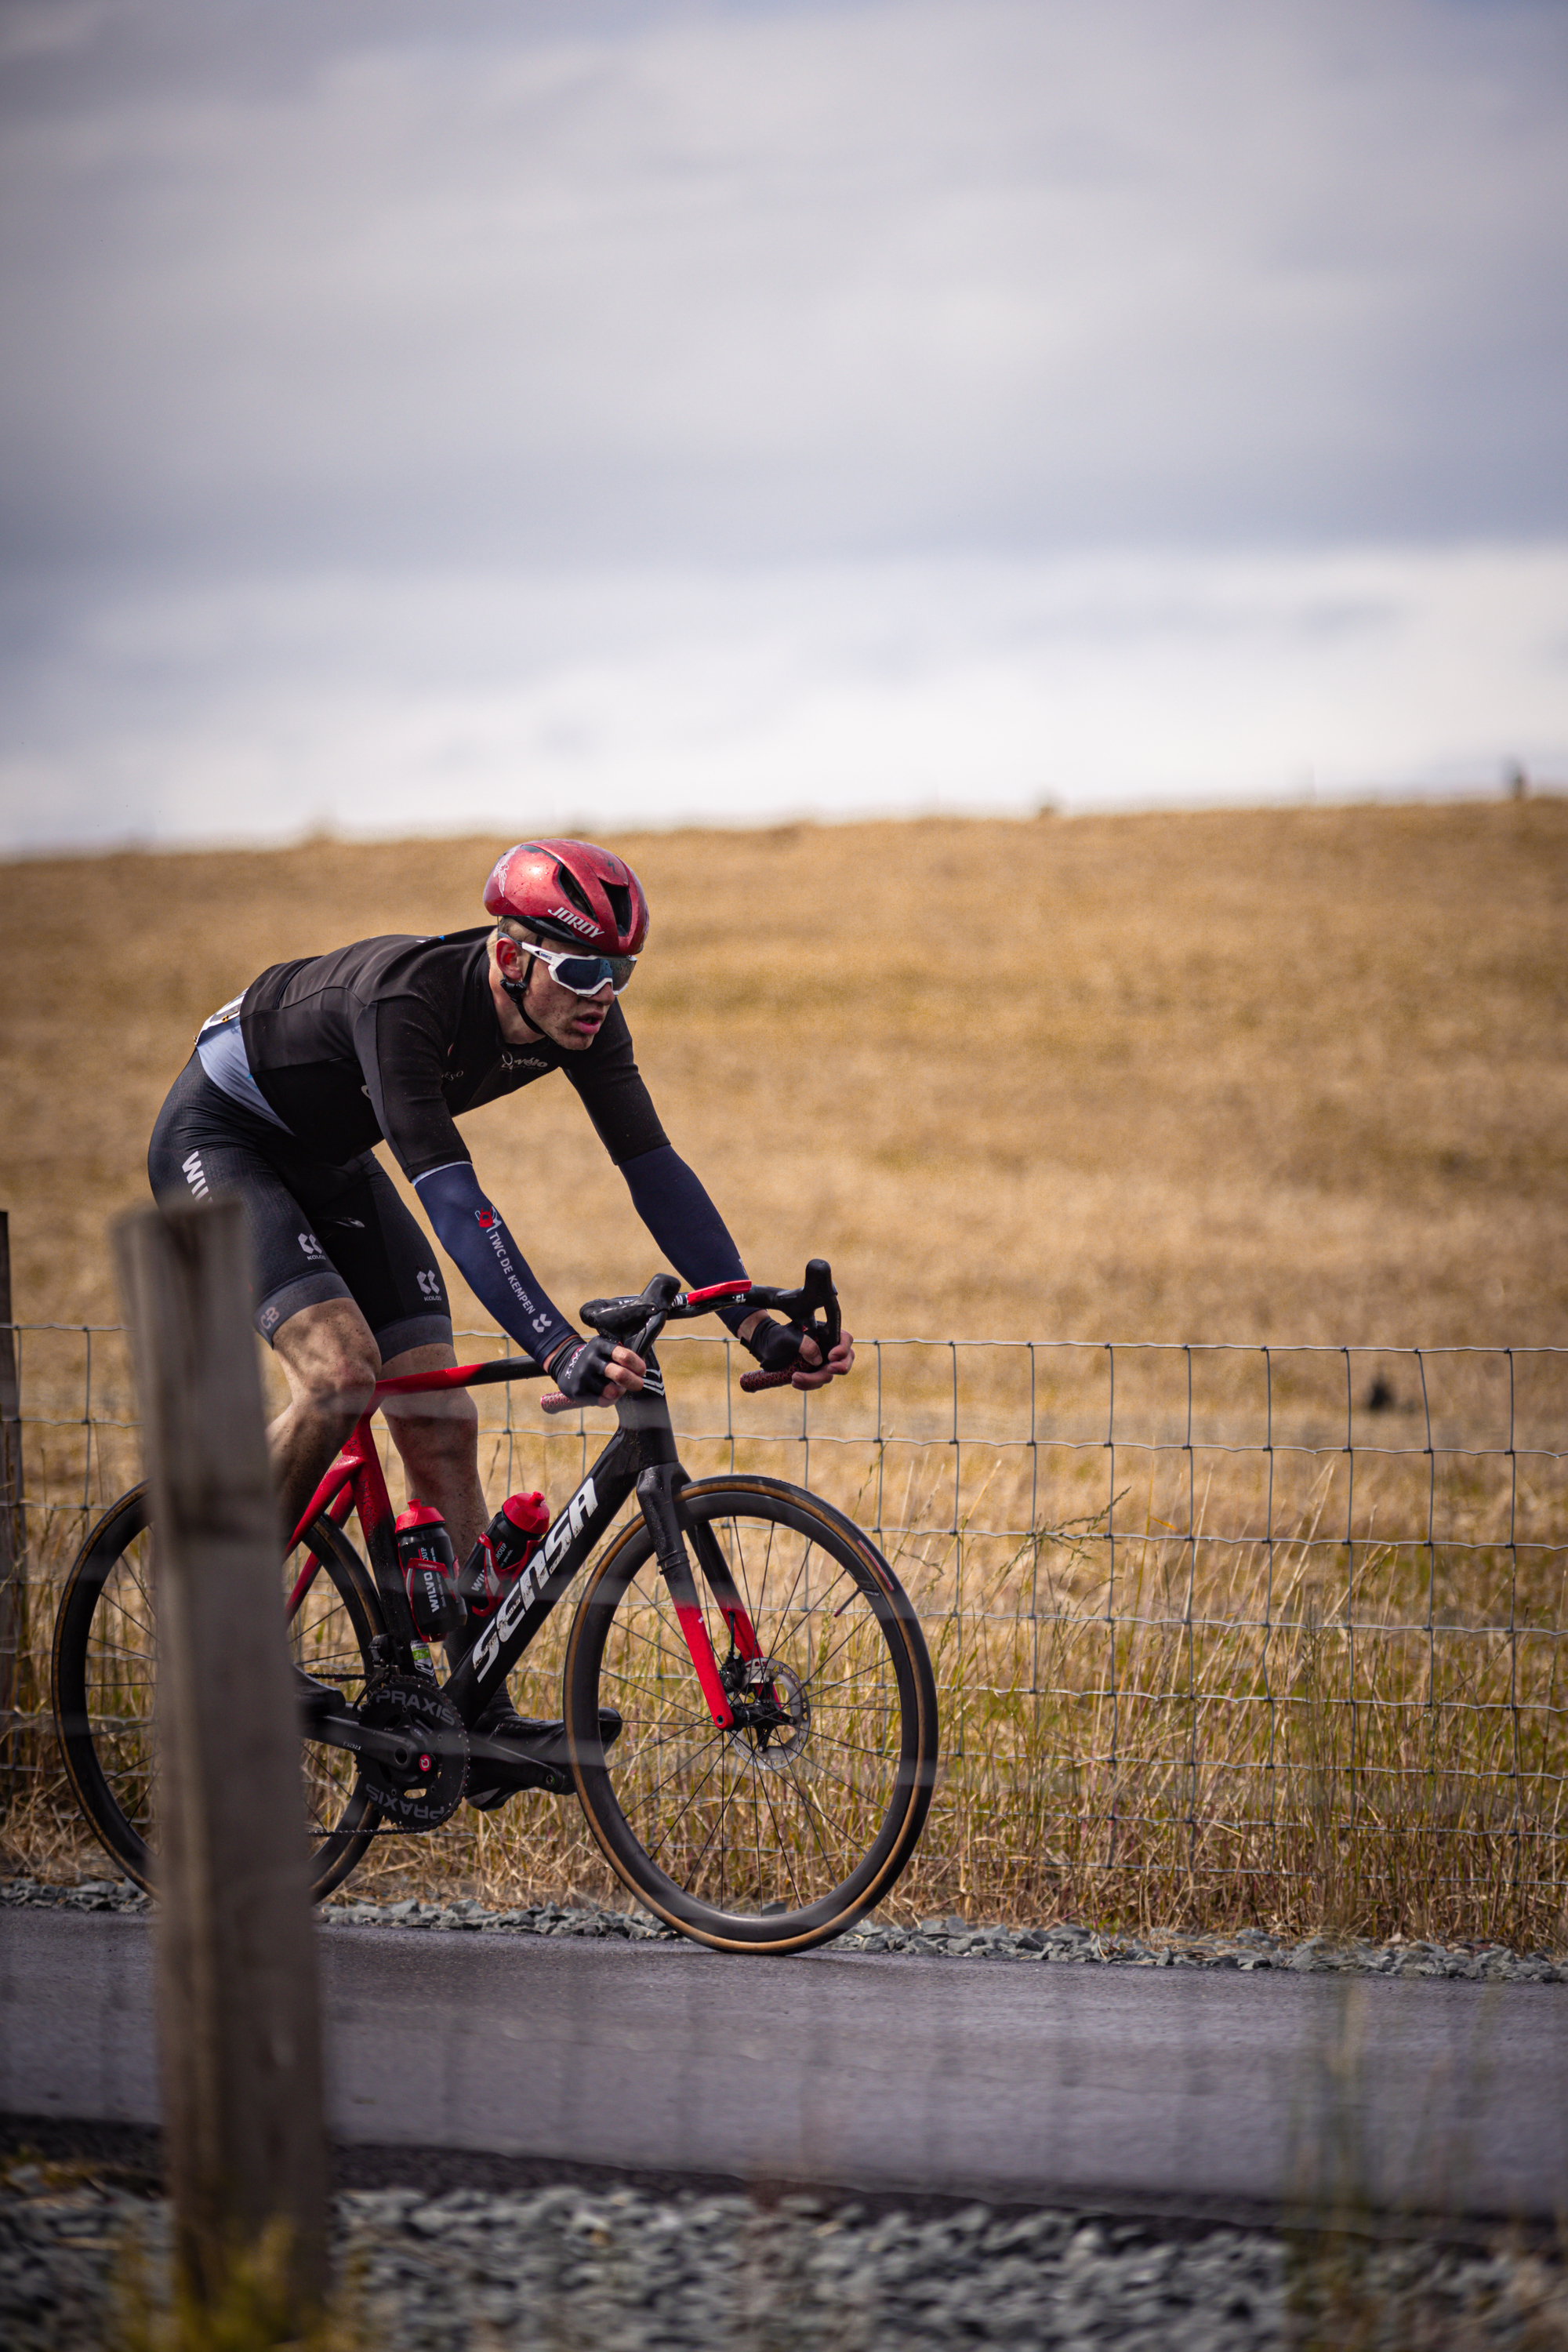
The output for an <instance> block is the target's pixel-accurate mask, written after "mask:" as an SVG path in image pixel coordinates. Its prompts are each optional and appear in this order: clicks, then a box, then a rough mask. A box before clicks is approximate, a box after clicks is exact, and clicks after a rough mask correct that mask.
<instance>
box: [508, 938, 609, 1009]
mask: <svg viewBox="0 0 1568 2352" xmlns="http://www.w3.org/2000/svg"><path fill="white" fill-rule="evenodd" d="M507 936H508V937H509V938H510V933H509V934H507ZM511 944H512V946H513V947H514V948H515V949H516V950H517V951H518V953H519V955H525V956H532V957H533V959H534V961H536V962H538V963H542V965H543V966H544V968H545V970H546V971H548V972H549V974H550V977H551V979H552V981H553V982H555V985H556V987H557V988H564V989H565V990H567V991H568V992H569V993H570V994H571V995H573V996H602V995H603V994H604V992H605V989H606V988H607V989H608V990H609V992H610V993H611V995H612V996H619V994H620V992H621V989H623V988H626V987H627V986H629V985H630V982H631V979H632V972H630V971H628V972H627V974H626V979H625V980H623V981H622V982H621V987H620V988H617V987H616V978H615V974H614V973H613V972H606V973H605V977H604V979H603V980H602V981H600V982H599V984H598V986H597V987H596V988H574V987H573V986H572V982H570V981H569V980H563V979H562V978H561V975H560V973H559V971H557V970H556V966H557V965H558V964H563V963H567V962H573V963H629V964H630V965H631V966H632V967H633V971H635V970H636V967H637V958H636V956H603V955H595V953H594V951H593V950H592V949H591V948H547V947H535V946H533V944H532V943H531V941H530V940H511Z"/></svg>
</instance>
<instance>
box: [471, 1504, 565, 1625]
mask: <svg viewBox="0 0 1568 2352" xmlns="http://www.w3.org/2000/svg"><path fill="white" fill-rule="evenodd" d="M549 1525H550V1510H549V1507H548V1505H547V1504H546V1502H545V1500H544V1497H543V1496H542V1495H509V1496H507V1498H506V1500H505V1502H504V1503H503V1504H502V1505H501V1507H500V1510H499V1511H498V1512H497V1513H496V1515H495V1517H494V1518H493V1519H492V1520H491V1521H490V1523H489V1527H488V1528H486V1529H485V1531H484V1533H483V1535H482V1536H481V1537H480V1538H479V1541H478V1543H477V1544H476V1545H475V1546H474V1548H473V1550H472V1551H471V1552H470V1553H469V1554H468V1559H466V1560H465V1561H464V1562H463V1569H462V1573H461V1575H460V1576H459V1577H458V1595H459V1597H460V1599H461V1600H462V1601H463V1603H464V1605H465V1607H466V1609H467V1611H468V1615H469V1616H470V1617H488V1616H489V1613H490V1612H491V1610H492V1609H494V1608H495V1607H496V1606H497V1605H498V1604H499V1602H500V1600H501V1598H502V1596H503V1594H504V1593H505V1591H506V1589H507V1587H508V1585H509V1584H510V1583H511V1581H512V1580H513V1579H514V1578H515V1577H518V1576H520V1575H521V1573H522V1570H524V1569H525V1568H526V1567H527V1565H528V1563H529V1561H530V1560H531V1559H532V1557H533V1555H534V1553H535V1552H536V1551H537V1550H538V1549H539V1543H540V1538H541V1537H542V1535H543V1533H544V1530H545V1528H547V1527H548V1526H549Z"/></svg>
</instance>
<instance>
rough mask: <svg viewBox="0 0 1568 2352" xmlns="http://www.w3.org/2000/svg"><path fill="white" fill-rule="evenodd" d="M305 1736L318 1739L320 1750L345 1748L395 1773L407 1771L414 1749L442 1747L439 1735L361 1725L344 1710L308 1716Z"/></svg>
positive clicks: (358, 1720) (354, 1716) (352, 1715)
mask: <svg viewBox="0 0 1568 2352" xmlns="http://www.w3.org/2000/svg"><path fill="white" fill-rule="evenodd" d="M305 1737H306V1738H307V1739H315V1740H319V1741H320V1742H321V1746H322V1747H323V1748H348V1749H349V1750H350V1752H351V1753H352V1754H353V1755H355V1756H368V1757H372V1758H374V1760H375V1762H376V1763H378V1764H386V1765H389V1766H390V1767H391V1769H393V1771H395V1772H401V1771H404V1770H405V1769H406V1768H407V1763H408V1759H409V1757H410V1756H411V1755H412V1754H413V1753H414V1752H415V1750H416V1748H420V1747H430V1748H438V1747H439V1746H440V1745H441V1738H440V1735H439V1733H436V1732H431V1733H429V1734H427V1735H425V1734H422V1735H417V1736H416V1734H415V1733H414V1732H413V1731H410V1730H393V1729H390V1728H387V1729H383V1728H382V1727H380V1726H378V1725H375V1724H370V1723H362V1722H361V1721H360V1719H359V1717H358V1716H357V1715H354V1714H353V1713H351V1712H349V1711H347V1710H345V1711H344V1712H343V1713H342V1714H341V1715H338V1714H333V1715H315V1716H311V1717H310V1719H309V1721H308V1723H307V1725H306V1728H305Z"/></svg>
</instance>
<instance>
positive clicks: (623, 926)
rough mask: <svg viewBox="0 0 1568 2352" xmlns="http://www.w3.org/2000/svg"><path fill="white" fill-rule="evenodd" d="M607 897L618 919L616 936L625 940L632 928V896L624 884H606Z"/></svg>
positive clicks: (612, 911) (612, 912) (611, 909)
mask: <svg viewBox="0 0 1568 2352" xmlns="http://www.w3.org/2000/svg"><path fill="white" fill-rule="evenodd" d="M605 898H607V899H608V900H609V902H610V912H611V914H612V915H614V917H615V919H616V935H617V937H618V938H620V939H623V940H624V939H625V938H626V933H627V932H628V931H629V930H630V929H631V927H632V894H631V892H630V891H629V890H628V889H627V887H626V884H625V883H624V882H606V883H605Z"/></svg>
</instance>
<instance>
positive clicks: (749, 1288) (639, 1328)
mask: <svg viewBox="0 0 1568 2352" xmlns="http://www.w3.org/2000/svg"><path fill="white" fill-rule="evenodd" d="M724 1306H728V1307H743V1308H744V1310H745V1312H746V1313H747V1314H748V1315H751V1314H754V1313H756V1312H757V1311H758V1310H759V1309H763V1308H767V1307H773V1308H774V1309H776V1310H777V1312H778V1313H779V1314H781V1315H784V1316H786V1317H787V1318H789V1320H790V1321H791V1322H792V1323H795V1322H798V1323H799V1325H800V1328H801V1329H802V1331H803V1332H804V1334H805V1337H806V1338H807V1339H814V1340H815V1341H816V1346H817V1348H818V1349H819V1350H820V1351H821V1355H822V1360H823V1361H824V1362H825V1363H826V1360H827V1359H828V1357H829V1356H830V1355H831V1354H832V1352H833V1350H834V1349H835V1348H836V1347H837V1344H838V1336H839V1333H840V1331H841V1330H842V1328H843V1323H842V1319H841V1318H840V1316H839V1312H838V1293H837V1291H836V1290H835V1289H834V1287H833V1270H832V1268H831V1267H830V1266H829V1265H828V1263H827V1260H826V1258H824V1257H814V1258H812V1259H811V1260H810V1262H809V1263H808V1265H807V1266H806V1269H805V1281H804V1282H803V1283H802V1284H801V1286H800V1288H799V1289H798V1290H780V1289H775V1288H773V1287H770V1286H768V1285H767V1284H765V1283H760V1282H752V1280H751V1279H750V1278H749V1277H747V1278H746V1279H744V1280H742V1281H739V1282H711V1283H710V1284H709V1285H708V1286H707V1288H706V1289H703V1290H682V1289H681V1287H680V1285H679V1283H678V1282H677V1280H676V1278H675V1276H673V1275H672V1274H656V1275H655V1276H654V1277H653V1280H652V1281H651V1282H650V1283H649V1284H648V1286H647V1289H646V1290H641V1291H638V1292H637V1294H636V1295H635V1296H634V1297H622V1298H590V1299H589V1300H588V1301H587V1303H586V1304H585V1306H584V1308H583V1320H584V1323H586V1324H588V1325H589V1326H591V1328H593V1329H594V1330H595V1331H605V1332H608V1333H609V1334H610V1335H611V1337H612V1338H614V1339H621V1340H624V1341H625V1342H626V1344H627V1345H628V1346H629V1347H630V1349H631V1350H632V1353H633V1354H634V1355H637V1356H642V1355H646V1354H647V1350H648V1349H649V1348H651V1347H652V1345H653V1343H654V1341H655V1340H656V1339H658V1335H659V1333H660V1332H661V1331H662V1330H663V1328H664V1327H665V1325H666V1324H667V1323H688V1322H690V1321H692V1320H694V1318H696V1317H697V1316H699V1315H711V1314H712V1313H714V1311H715V1310H716V1309H717V1308H718V1307H724ZM818 1309H820V1310H821V1319H820V1320H819V1319H818V1314H817V1310H818ZM634 1332H635V1333H636V1337H635V1338H633V1336H632V1335H633V1333H634ZM545 1377H546V1375H545V1370H544V1367H543V1365H542V1364H536V1363H535V1362H534V1361H533V1360H532V1358H531V1357H529V1356H500V1357H497V1358H496V1359H495V1360H494V1361H493V1362H491V1363H488V1364H445V1365H440V1366H437V1369H436V1370H433V1371H428V1372H405V1373H403V1374H402V1375H401V1376H400V1377H399V1378H398V1379H397V1380H394V1381H377V1382H376V1384H375V1393H374V1396H373V1397H372V1399H371V1404H372V1406H374V1405H377V1404H379V1403H380V1402H382V1400H383V1399H384V1397H389V1396H419V1395H423V1394H425V1393H426V1392H427V1391H430V1390H432V1389H479V1388H488V1387H489V1386H490V1384H491V1382H492V1381H542V1380H543V1379H544V1378H545ZM792 1377H793V1374H792V1373H790V1372H787V1371H785V1372H763V1371H755V1372H742V1375H741V1386H742V1389H744V1390H745V1391H747V1393H748V1394H750V1393H751V1392H752V1391H754V1390H757V1389H777V1388H784V1387H785V1386H786V1385H787V1384H788V1382H789V1381H790V1380H791V1379H792ZM576 1402H578V1400H576V1399H574V1398H572V1397H568V1396H563V1395H562V1394H561V1392H560V1391H559V1390H554V1391H552V1392H551V1393H550V1394H549V1395H547V1396H542V1397H541V1398H540V1400H539V1403H540V1410H541V1412H572V1411H573V1410H574V1406H575V1404H576Z"/></svg>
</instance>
